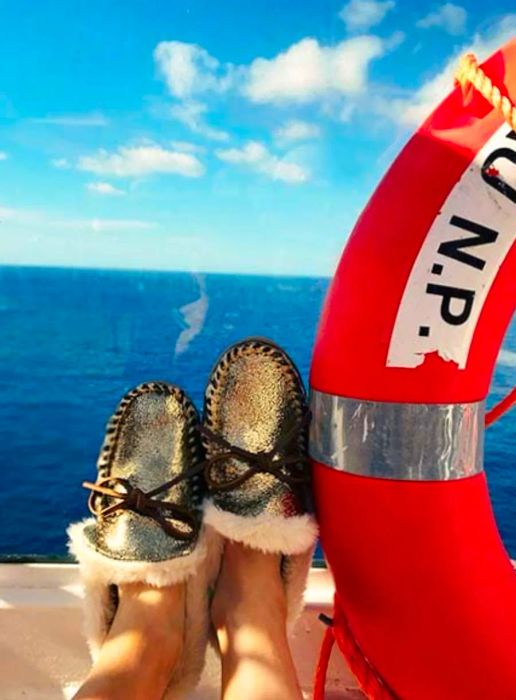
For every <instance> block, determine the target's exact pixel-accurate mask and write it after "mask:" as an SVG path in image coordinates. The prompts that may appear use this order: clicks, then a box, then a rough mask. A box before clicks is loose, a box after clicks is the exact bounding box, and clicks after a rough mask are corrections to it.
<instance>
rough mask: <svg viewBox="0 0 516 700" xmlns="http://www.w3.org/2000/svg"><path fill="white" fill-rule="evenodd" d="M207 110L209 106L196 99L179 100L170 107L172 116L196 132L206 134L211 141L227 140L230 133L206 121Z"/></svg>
mask: <svg viewBox="0 0 516 700" xmlns="http://www.w3.org/2000/svg"><path fill="white" fill-rule="evenodd" d="M207 111H208V108H207V107H206V105H205V104H203V103H202V102H197V101H195V100H187V101H186V102H179V103H177V104H175V105H172V107H171V108H170V114H171V116H172V117H173V118H174V119H177V120H178V121H180V122H181V123H182V124H184V125H185V126H187V127H188V128H189V129H191V131H193V132H194V133H195V134H199V135H200V136H204V137H205V138H207V139H210V140H211V141H227V140H228V139H229V134H228V133H227V132H226V131H222V129H216V128H214V127H213V126H210V125H209V124H207V123H206V121H205V119H204V116H203V115H204V114H205V113H206V112H207Z"/></svg>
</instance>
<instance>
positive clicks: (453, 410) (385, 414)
mask: <svg viewBox="0 0 516 700" xmlns="http://www.w3.org/2000/svg"><path fill="white" fill-rule="evenodd" d="M310 404H311V410H312V422H311V425H310V456H311V457H312V459H314V460H315V461H316V462H320V463H322V464H325V465H327V466H328V467H333V469H338V470H340V471H343V472H349V473H350V474H358V475H361V476H371V477H376V478H380V479H404V480H414V481H448V480H451V479H463V478H465V477H468V476H473V475H474V474H478V473H479V472H481V471H482V470H483V448H484V412H485V404H484V402H483V401H481V402H478V403H464V404H414V403H387V402H382V401H360V400H357V399H346V398H343V397H341V396H332V395H331V394H323V393H322V392H319V391H312V395H311V401H310Z"/></svg>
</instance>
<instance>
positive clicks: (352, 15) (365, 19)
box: [339, 0, 396, 32]
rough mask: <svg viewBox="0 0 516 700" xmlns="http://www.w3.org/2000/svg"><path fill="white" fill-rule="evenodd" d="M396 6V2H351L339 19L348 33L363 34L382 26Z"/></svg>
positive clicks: (359, 0) (389, 0)
mask: <svg viewBox="0 0 516 700" xmlns="http://www.w3.org/2000/svg"><path fill="white" fill-rule="evenodd" d="M395 4H396V3H395V2H394V0H384V1H383V2H382V1H381V0H380V1H377V0H351V1H350V2H348V3H347V5H344V7H343V8H342V10H341V11H340V12H339V17H340V18H341V20H342V21H343V22H344V24H345V25H346V29H347V30H348V32H356V31H360V32H363V31H367V30H368V29H370V28H371V27H374V26H375V25H377V24H380V22H381V21H382V20H383V18H384V17H385V15H386V14H387V12H389V10H392V8H393V7H394V6H395Z"/></svg>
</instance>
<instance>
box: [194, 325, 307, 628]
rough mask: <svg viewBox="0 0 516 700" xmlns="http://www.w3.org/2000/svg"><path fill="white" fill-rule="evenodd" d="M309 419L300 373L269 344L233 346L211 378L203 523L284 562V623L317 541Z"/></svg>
mask: <svg viewBox="0 0 516 700" xmlns="http://www.w3.org/2000/svg"><path fill="white" fill-rule="evenodd" d="M308 416H309V414H308V408H307V402H306V395H305V391H304V388H303V383H302V380H301V377H300V375H299V372H298V371H297V369H296V367H295V365H294V363H293V362H292V360H291V359H290V358H289V357H288V355H287V354H286V353H285V352H284V351H283V350H282V349H281V348H280V347H278V346H277V345H275V344H274V343H272V342H270V341H268V340H265V339H261V338H248V339H246V340H244V341H242V342H240V343H237V344H236V345H233V346H232V347H230V348H229V349H228V350H227V351H226V352H225V353H224V354H223V355H222V357H221V358H220V360H219V361H218V362H217V364H216V365H215V367H214V368H213V370H212V373H211V376H210V379H209V382H208V385H207V388H206V392H205V403H204V420H203V426H202V428H201V433H202V435H203V442H204V445H205V448H206V453H207V465H206V468H205V480H206V483H207V488H208V492H209V497H208V499H207V500H206V501H205V506H204V522H205V523H206V524H208V525H211V526H212V527H213V528H214V529H215V530H217V531H218V532H219V533H220V534H221V535H222V536H223V537H225V538H227V539H230V540H234V541H237V542H242V543H243V544H245V545H247V546H249V547H251V548H253V549H259V550H261V551H263V552H274V553H279V554H282V555H284V558H283V563H282V572H283V576H284V581H285V588H286V592H287V602H288V611H289V622H293V621H294V620H295V618H296V617H297V615H298V613H299V611H300V610H301V608H302V602H303V593H304V588H305V585H306V578H307V575H308V570H309V568H310V563H311V560H312V555H313V550H314V547H315V543H316V539H317V525H316V522H315V519H314V516H313V514H312V507H311V503H312V498H311V483H310V463H309V460H308V457H307V433H308Z"/></svg>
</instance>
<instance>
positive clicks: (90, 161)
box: [77, 143, 204, 177]
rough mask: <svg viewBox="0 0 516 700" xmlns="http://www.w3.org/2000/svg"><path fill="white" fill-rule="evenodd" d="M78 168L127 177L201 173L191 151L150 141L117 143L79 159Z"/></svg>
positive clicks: (99, 173) (197, 161)
mask: <svg viewBox="0 0 516 700" xmlns="http://www.w3.org/2000/svg"><path fill="white" fill-rule="evenodd" d="M77 167H78V169H79V170H85V171H87V172H91V173H96V174H97V175H115V176H116V177H131V176H140V175H151V174H153V173H167V174H175V175H182V176H184V177H200V176H201V175H203V174H204V166H203V164H202V163H201V161H200V160H199V159H198V158H197V157H196V156H194V155H192V154H191V153H181V152H180V151H172V150H168V149H166V148H162V147H161V146H158V145H157V144H154V143H145V144H143V145H140V146H121V147H120V148H119V149H118V151H116V152H114V153H110V152H109V151H106V150H104V149H101V150H99V151H97V153H96V154H95V155H92V156H82V157H81V158H79V160H78V163H77Z"/></svg>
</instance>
